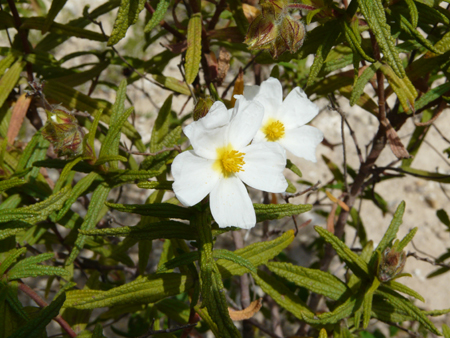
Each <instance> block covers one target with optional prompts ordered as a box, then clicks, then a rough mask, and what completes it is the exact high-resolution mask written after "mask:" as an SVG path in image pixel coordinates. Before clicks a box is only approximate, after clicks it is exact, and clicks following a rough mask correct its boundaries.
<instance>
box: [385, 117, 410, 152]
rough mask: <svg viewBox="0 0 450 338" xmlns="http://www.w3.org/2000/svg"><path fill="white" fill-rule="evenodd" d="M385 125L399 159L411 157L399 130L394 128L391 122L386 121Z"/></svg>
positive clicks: (393, 149)
mask: <svg viewBox="0 0 450 338" xmlns="http://www.w3.org/2000/svg"><path fill="white" fill-rule="evenodd" d="M383 125H384V126H385V127H386V137H387V139H388V141H389V145H390V147H391V150H392V152H393V153H394V155H395V156H396V157H397V158H398V159H400V160H401V159H404V158H411V155H410V154H409V153H408V151H407V150H406V148H405V146H404V145H403V143H402V141H401V140H400V137H398V134H397V132H396V131H395V129H394V128H392V126H391V124H390V123H389V122H384V123H383Z"/></svg>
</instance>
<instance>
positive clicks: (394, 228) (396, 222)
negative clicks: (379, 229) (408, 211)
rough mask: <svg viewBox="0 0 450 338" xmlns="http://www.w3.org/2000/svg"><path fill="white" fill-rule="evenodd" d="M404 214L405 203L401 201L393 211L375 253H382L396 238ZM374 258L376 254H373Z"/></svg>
mask: <svg viewBox="0 0 450 338" xmlns="http://www.w3.org/2000/svg"><path fill="white" fill-rule="evenodd" d="M404 212H405V201H402V202H401V203H400V205H399V206H398V207H397V210H396V211H395V214H394V218H392V221H391V224H390V225H389V228H388V229H387V230H386V233H385V234H384V236H383V238H382V239H381V241H380V243H379V244H378V246H377V249H376V251H378V252H380V253H381V252H383V251H384V250H385V249H386V248H387V246H388V245H389V244H390V243H392V241H393V240H394V239H395V237H396V236H397V232H398V229H399V228H400V225H401V224H402V222H403V221H402V218H403V213H404ZM374 256H376V254H374Z"/></svg>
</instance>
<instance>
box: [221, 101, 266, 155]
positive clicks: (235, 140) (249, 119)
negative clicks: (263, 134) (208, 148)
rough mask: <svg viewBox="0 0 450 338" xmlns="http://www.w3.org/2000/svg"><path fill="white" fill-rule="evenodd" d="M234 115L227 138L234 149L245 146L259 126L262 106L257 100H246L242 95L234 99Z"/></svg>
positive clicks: (262, 112) (262, 114)
mask: <svg viewBox="0 0 450 338" xmlns="http://www.w3.org/2000/svg"><path fill="white" fill-rule="evenodd" d="M234 110H235V112H234V117H233V118H232V119H231V122H230V126H229V129H228V140H229V142H230V143H231V145H232V146H233V148H234V149H237V150H239V149H241V148H243V147H245V146H247V145H248V144H249V143H250V141H251V140H252V139H253V137H254V136H255V134H256V132H257V131H258V129H259V128H260V127H261V122H262V119H263V116H264V107H263V106H262V105H261V104H260V103H259V102H257V101H247V100H246V99H245V98H244V97H243V96H242V95H241V96H239V98H238V99H237V101H236V105H235V107H234Z"/></svg>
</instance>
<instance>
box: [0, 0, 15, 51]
mask: <svg viewBox="0 0 450 338" xmlns="http://www.w3.org/2000/svg"><path fill="white" fill-rule="evenodd" d="M0 10H1V11H3V6H2V3H1V2H0ZM6 35H7V36H8V41H9V45H10V46H11V47H12V41H11V36H10V35H9V30H8V28H6Z"/></svg>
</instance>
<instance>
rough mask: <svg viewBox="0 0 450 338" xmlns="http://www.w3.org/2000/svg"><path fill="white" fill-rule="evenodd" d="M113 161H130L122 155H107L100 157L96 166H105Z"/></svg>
mask: <svg viewBox="0 0 450 338" xmlns="http://www.w3.org/2000/svg"><path fill="white" fill-rule="evenodd" d="M112 161H121V162H128V159H127V158H126V157H124V156H121V155H105V156H102V157H99V158H98V160H97V161H95V164H94V165H102V164H105V163H107V162H112Z"/></svg>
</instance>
